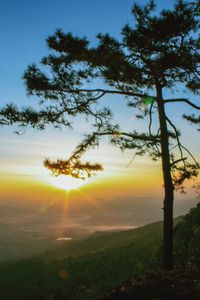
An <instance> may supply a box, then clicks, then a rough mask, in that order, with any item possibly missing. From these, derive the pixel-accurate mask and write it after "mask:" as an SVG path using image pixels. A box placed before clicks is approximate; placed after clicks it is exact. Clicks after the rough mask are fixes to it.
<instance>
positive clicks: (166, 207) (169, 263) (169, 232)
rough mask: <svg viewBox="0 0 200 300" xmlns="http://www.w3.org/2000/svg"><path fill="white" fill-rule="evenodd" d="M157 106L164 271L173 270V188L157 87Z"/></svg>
mask: <svg viewBox="0 0 200 300" xmlns="http://www.w3.org/2000/svg"><path fill="white" fill-rule="evenodd" d="M157 104H158V114H159V122H160V135H161V153H162V172H163V181H164V191H165V195H164V202H163V211H164V217H163V267H164V269H166V270H171V269H173V201H174V187H173V182H172V177H171V166H170V153H169V135H168V130H167V121H166V114H165V107H164V101H163V97H162V88H161V87H160V86H159V85H158V86H157Z"/></svg>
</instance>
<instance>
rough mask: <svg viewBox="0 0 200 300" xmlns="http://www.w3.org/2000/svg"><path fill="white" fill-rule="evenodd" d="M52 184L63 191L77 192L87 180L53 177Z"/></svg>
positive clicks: (62, 176)
mask: <svg viewBox="0 0 200 300" xmlns="http://www.w3.org/2000/svg"><path fill="white" fill-rule="evenodd" d="M50 183H51V184H52V185H54V186H56V187H58V188H60V189H62V190H65V191H71V190H77V189H78V188H79V187H81V186H82V185H84V184H85V183H86V180H83V179H78V178H73V177H71V176H65V175H59V176H57V177H53V176H51V178H50Z"/></svg>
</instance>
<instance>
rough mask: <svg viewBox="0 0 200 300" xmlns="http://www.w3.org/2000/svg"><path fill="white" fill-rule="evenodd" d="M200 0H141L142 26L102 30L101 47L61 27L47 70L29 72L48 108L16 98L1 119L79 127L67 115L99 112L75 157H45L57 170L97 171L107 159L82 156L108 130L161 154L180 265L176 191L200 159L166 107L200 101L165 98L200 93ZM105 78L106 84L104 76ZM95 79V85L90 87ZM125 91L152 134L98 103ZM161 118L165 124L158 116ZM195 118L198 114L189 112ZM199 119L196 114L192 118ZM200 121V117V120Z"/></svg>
mask: <svg viewBox="0 0 200 300" xmlns="http://www.w3.org/2000/svg"><path fill="white" fill-rule="evenodd" d="M199 12H200V2H199V1H194V2H188V3H187V2H184V1H182V0H179V1H177V2H176V4H175V5H174V8H173V9H172V10H163V11H161V12H160V14H159V15H158V14H156V13H155V3H154V1H149V3H148V4H146V5H145V6H140V5H139V4H135V5H134V6H133V9H132V13H133V16H134V19H135V23H134V26H133V27H131V26H130V25H126V26H124V27H123V28H122V39H121V40H120V41H118V40H117V39H115V38H113V37H111V36H110V35H109V34H98V35H97V39H98V43H97V45H96V46H93V47H92V46H90V45H89V41H88V40H87V39H86V38H80V37H76V36H73V35H72V34H71V33H67V34H65V33H64V32H63V31H62V30H57V31H56V32H55V34H54V35H52V36H50V37H49V38H48V39H47V43H48V47H49V50H50V51H51V52H50V54H49V55H48V56H46V57H44V58H43V59H42V62H41V63H42V65H43V68H42V70H43V69H44V68H47V72H46V73H45V72H44V71H42V70H41V69H40V68H38V67H37V66H36V65H30V66H29V67H28V68H27V70H26V71H25V73H24V80H25V82H26V86H27V91H28V94H29V95H36V96H38V97H39V99H40V105H41V107H42V109H41V110H40V111H39V112H37V111H36V110H34V109H30V108H27V109H24V110H21V111H20V110H18V108H17V107H16V106H14V105H7V106H6V107H5V108H3V109H1V114H0V115H1V119H0V123H1V124H2V125H10V124H13V123H19V124H20V126H21V127H24V128H26V127H27V126H28V125H31V126H33V127H36V128H38V129H44V128H45V126H46V125H47V124H50V123H51V124H53V125H54V126H55V127H57V126H62V125H64V126H71V123H70V122H69V121H68V119H67V117H68V116H72V117H76V116H77V115H79V114H83V115H85V116H86V118H93V120H94V122H93V127H92V128H93V129H92V132H91V134H89V135H86V136H85V139H84V140H83V141H81V143H80V144H79V145H78V146H77V148H76V149H75V151H74V153H73V154H72V155H71V157H70V158H68V159H67V160H62V159H59V160H57V161H51V160H45V163H44V164H45V166H46V167H47V168H49V169H50V170H52V172H53V174H55V175H59V174H65V175H71V176H74V177H76V178H84V177H85V176H91V174H92V173H93V172H95V171H98V170H102V166H101V165H100V164H99V163H97V164H91V163H89V162H86V163H83V162H82V161H81V156H82V155H83V154H84V153H85V152H86V151H87V150H88V149H89V148H93V147H96V146H97V145H99V143H100V142H101V137H102V136H108V137H109V138H110V141H111V143H112V144H113V145H114V146H117V147H119V148H120V149H121V150H126V149H132V150H133V151H135V154H136V155H144V154H145V153H148V154H149V155H150V157H151V158H152V159H153V160H157V159H161V163H162V173H163V182H164V202H163V211H164V225H163V236H164V241H163V264H164V268H165V269H167V270H169V269H172V268H173V201H174V190H175V189H181V190H182V189H183V183H184V180H185V179H189V178H191V177H193V176H197V174H198V170H199V164H198V162H197V161H196V159H195V158H194V156H193V155H192V153H191V152H190V151H189V150H188V149H187V148H186V147H185V146H184V145H183V144H182V142H181V136H180V132H179V130H178V128H177V126H176V124H174V123H173V122H172V120H171V119H170V118H169V116H168V115H167V113H166V106H167V105H173V104H174V103H179V105H181V104H182V103H185V104H186V105H188V106H189V107H190V108H193V109H194V110H199V109H200V106H199V105H197V104H196V103H195V101H193V100H192V99H188V98H182V97H177V98H171V99H165V98H164V96H163V91H165V90H171V89H173V88H174V87H176V89H180V90H182V89H183V88H184V89H185V90H186V91H189V93H190V95H191V93H193V94H199V88H200V69H199V67H200V56H199V45H200V39H199V35H198V30H199V25H200V22H199ZM100 81H101V82H102V81H103V85H102V84H100V83H99V82H100ZM88 86H89V87H88ZM110 94H113V95H118V96H121V98H122V101H124V102H126V103H128V106H130V108H131V109H136V110H139V112H140V113H139V114H138V115H137V117H138V118H142V119H145V118H148V119H149V126H148V128H147V131H146V132H145V133H140V132H137V131H130V132H127V131H123V128H121V127H120V125H119V124H115V123H113V121H112V110H111V109H110V108H109V107H106V108H99V106H98V103H99V102H100V101H101V99H103V98H105V97H106V96H107V95H110ZM156 118H157V122H158V124H159V126H158V128H157V130H156V131H155V130H153V126H152V124H153V121H154V120H155V119H156ZM185 118H186V119H188V120H189V121H193V122H195V120H196V118H198V117H195V116H188V115H186V116H185ZM192 118H193V119H192ZM198 122H199V120H198Z"/></svg>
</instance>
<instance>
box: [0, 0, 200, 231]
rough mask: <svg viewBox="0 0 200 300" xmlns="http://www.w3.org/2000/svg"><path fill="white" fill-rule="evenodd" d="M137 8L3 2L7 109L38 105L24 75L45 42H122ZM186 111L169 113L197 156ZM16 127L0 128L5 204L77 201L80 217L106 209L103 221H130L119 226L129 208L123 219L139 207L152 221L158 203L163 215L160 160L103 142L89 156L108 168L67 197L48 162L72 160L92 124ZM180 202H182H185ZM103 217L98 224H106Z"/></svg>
mask: <svg viewBox="0 0 200 300" xmlns="http://www.w3.org/2000/svg"><path fill="white" fill-rule="evenodd" d="M145 2H146V1H140V3H145ZM156 2H157V5H158V8H157V9H158V10H160V9H161V8H164V7H165V8H170V7H172V4H173V3H174V1H172V0H170V1H163V0H159V1H156ZM132 4H133V1H132V0H125V1H116V0H85V1H81V0H73V1H72V0H57V1H52V0H34V1H27V0H2V1H1V9H0V36H1V47H0V101H1V102H0V103H1V106H3V105H4V104H5V103H10V102H13V103H15V104H17V105H18V106H27V105H29V104H31V105H32V106H34V103H36V101H37V100H36V99H35V98H30V97H27V95H26V91H25V85H24V82H23V80H22V75H23V72H24V71H25V69H26V68H27V66H28V65H29V64H31V63H39V61H40V60H41V58H42V57H43V56H45V55H46V54H47V53H48V50H47V47H46V42H45V40H46V38H47V37H48V36H49V35H51V34H53V33H54V31H55V30H56V29H57V28H61V29H63V31H64V32H68V31H69V32H72V33H73V34H75V35H79V36H86V37H88V39H89V40H90V41H91V43H95V36H96V34H97V33H99V32H102V33H105V32H109V33H110V34H111V35H113V36H115V37H117V38H120V31H121V27H122V26H123V25H125V24H126V23H132V21H133V18H132V15H131V7H132ZM169 94H170V93H169V91H166V93H165V96H168V95H169ZM179 95H180V94H179ZM193 99H195V98H194V97H193ZM108 100H109V102H110V103H111V104H112V105H113V107H114V112H115V115H114V118H115V119H116V120H118V119H120V122H121V124H122V125H123V126H124V128H131V129H133V130H134V129H138V128H140V129H141V128H142V129H144V130H145V128H146V127H145V126H146V124H145V123H143V121H136V119H135V118H134V111H133V110H131V109H130V108H129V109H128V108H126V106H122V98H120V97H117V98H114V97H109V98H108V99H107V100H106V101H108ZM186 111H187V112H188V111H190V109H188V108H187V107H186V106H185V105H184V104H183V105H181V106H173V107H172V108H170V107H169V108H168V112H169V114H170V116H171V117H172V118H173V120H176V121H177V122H178V124H179V125H180V126H179V127H180V129H181V130H182V132H184V134H183V140H184V141H185V144H186V145H187V146H188V147H189V148H191V149H192V151H193V153H194V154H195V155H196V156H197V157H199V146H200V145H199V135H198V133H197V131H196V129H195V128H193V127H192V126H190V125H188V124H187V123H185V121H183V120H182V118H181V115H182V113H184V112H186ZM84 124H85V125H84ZM15 130H16V128H13V127H12V128H0V131H1V133H0V143H1V147H0V204H1V205H8V204H9V205H13V203H15V204H16V203H20V205H22V206H23V205H26V206H28V205H30V206H31V205H35V203H37V204H38V206H40V207H43V205H47V206H44V207H48V203H50V206H51V204H52V203H53V205H55V206H56V205H57V203H60V201H63V199H65V198H66V197H68V201H71V203H69V204H68V205H69V206H71V212H72V215H73V216H74V218H75V216H76V213H77V215H78V216H79V217H80V215H81V213H83V214H86V215H87V214H90V216H91V215H92V214H93V215H92V216H93V217H94V216H97V215H98V212H100V213H101V215H103V214H104V213H105V218H106V217H107V218H108V219H109V218H112V211H113V213H114V212H115V217H113V218H115V221H113V223H116V222H118V221H119V222H121V223H123V222H125V221H124V219H123V220H121V221H120V220H119V218H117V216H119V214H120V212H122V213H123V207H124V213H125V215H126V213H127V212H128V211H129V210H130V209H132V210H134V203H135V205H136V206H135V207H139V209H138V211H141V213H142V212H144V211H145V214H146V216H147V218H148V206H152V208H154V205H155V207H156V212H155V214H153V213H152V211H151V212H150V214H151V213H152V215H151V216H150V217H149V219H150V220H151V219H152V220H153V219H156V218H160V216H161V214H162V211H161V207H162V195H163V191H162V174H161V170H160V162H156V163H155V162H153V161H151V160H150V159H149V158H148V156H146V157H139V158H136V159H135V160H134V161H133V162H132V163H131V164H129V163H130V161H131V160H132V157H133V155H134V153H132V152H131V151H127V152H126V153H121V152H120V151H119V150H118V149H114V148H113V147H112V146H111V145H109V143H108V142H107V140H106V139H105V140H103V141H102V144H101V146H100V147H99V148H98V149H95V150H91V151H90V152H89V153H87V154H86V155H85V156H84V159H87V160H91V161H92V162H100V163H102V164H103V166H104V171H103V172H101V173H99V174H97V175H96V176H95V177H93V178H91V179H90V180H88V181H85V182H83V183H82V182H81V183H80V185H81V186H80V187H79V188H78V189H76V190H74V191H70V192H66V191H64V187H65V184H64V183H63V182H64V181H63V180H65V179H63V178H61V179H59V178H57V179H55V178H52V176H51V175H50V173H49V171H48V170H46V169H45V168H44V167H43V160H44V158H47V157H48V158H51V159H56V158H67V157H68V156H69V155H70V153H71V152H72V151H73V150H74V148H75V146H76V145H77V143H78V142H79V141H80V140H81V139H82V138H83V135H84V133H85V132H88V130H89V124H87V123H85V122H84V123H83V120H81V119H78V120H77V121H76V120H74V130H69V129H65V128H64V129H63V130H55V129H53V128H51V127H49V128H48V129H47V130H45V131H42V132H38V131H36V130H33V129H28V130H27V131H26V133H25V134H23V135H20V136H19V135H16V134H15V133H14V131H15ZM66 180H67V179H66ZM73 184H74V183H72V185H73ZM69 185H70V183H68V184H67V183H66V186H67V187H68V186H69ZM67 195H68V196H67ZM181 197H182V198H183V199H184V200H183V201H182V203H181V202H180V199H181ZM194 197H195V196H194V195H193V194H191V193H189V194H186V195H184V196H181V195H177V198H179V200H177V210H176V214H179V213H183V212H185V210H186V209H188V207H190V206H192V205H193V204H194V202H195V201H196V200H195V198H194ZM187 200H188V201H189V202H187ZM45 203H47V204H45ZM41 210H42V208H41ZM44 211H45V209H44ZM106 212H107V213H108V214H107V215H106ZM109 213H110V214H109ZM105 218H102V220H101V221H99V222H100V223H101V222H102V223H103V222H105ZM127 218H128V217H127ZM128 220H129V219H128ZM122 221H123V222H122ZM128 222H129V221H128ZM128 222H127V224H128ZM125 223H126V222H125ZM102 225H103V224H102Z"/></svg>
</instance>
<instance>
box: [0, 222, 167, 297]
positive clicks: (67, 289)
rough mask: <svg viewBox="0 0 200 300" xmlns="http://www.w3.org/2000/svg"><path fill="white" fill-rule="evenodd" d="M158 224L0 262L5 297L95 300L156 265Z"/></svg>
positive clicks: (0, 276)
mask: <svg viewBox="0 0 200 300" xmlns="http://www.w3.org/2000/svg"><path fill="white" fill-rule="evenodd" d="M161 239H162V222H156V223H153V224H149V225H146V226H144V227H141V228H137V229H133V230H127V231H123V232H114V233H102V234H93V235H91V236H89V237H87V238H85V239H82V240H79V241H78V240H77V241H73V242H72V241H71V242H70V243H69V242H68V243H67V244H66V245H64V246H63V245H62V246H61V247H60V248H56V249H54V250H53V251H50V252H46V253H45V255H41V256H38V257H35V258H32V259H26V260H21V261H16V262H4V263H1V264H0V294H1V300H4V299H12V300H16V299H20V300H23V299H26V300H32V299H34V300H38V299H42V300H45V299H48V300H50V299H52V300H53V299H59V300H62V299H69V300H75V299H77V300H81V299H84V300H86V299H93V300H94V299H96V298H97V297H98V295H99V294H100V293H101V294H102V293H103V294H104V293H106V292H107V291H110V290H111V289H112V288H114V287H115V286H117V285H119V284H120V283H122V282H124V281H126V280H128V279H129V278H130V277H132V276H136V275H137V276H138V275H141V274H142V273H143V272H144V271H146V270H148V269H151V268H153V267H155V265H156V263H157V261H158V257H157V255H158V252H159V249H160V245H161Z"/></svg>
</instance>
